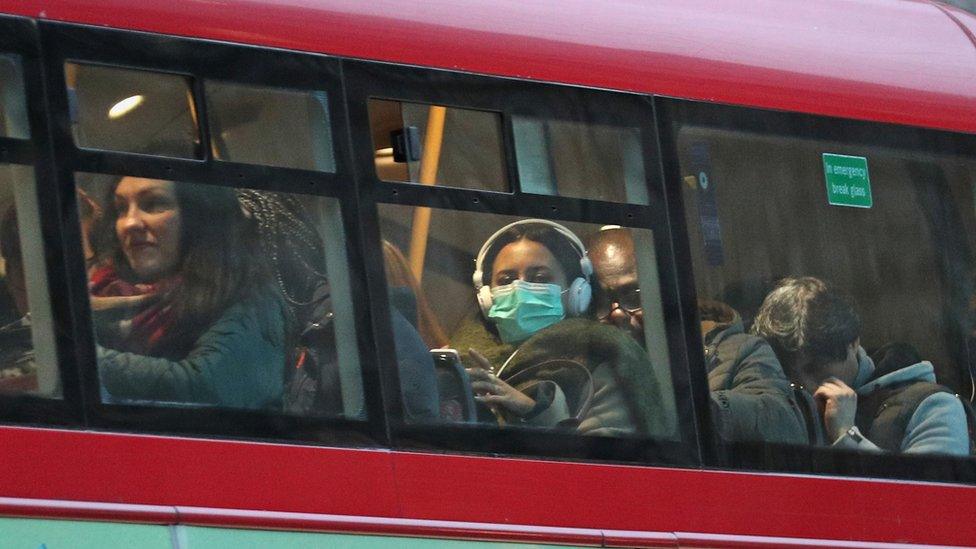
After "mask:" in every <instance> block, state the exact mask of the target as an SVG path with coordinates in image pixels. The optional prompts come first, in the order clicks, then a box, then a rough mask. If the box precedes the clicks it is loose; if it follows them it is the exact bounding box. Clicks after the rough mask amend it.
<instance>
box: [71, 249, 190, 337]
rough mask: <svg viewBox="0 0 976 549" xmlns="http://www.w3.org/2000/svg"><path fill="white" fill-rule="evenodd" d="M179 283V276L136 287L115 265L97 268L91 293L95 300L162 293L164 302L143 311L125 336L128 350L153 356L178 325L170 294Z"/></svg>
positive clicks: (137, 315) (89, 288) (134, 319)
mask: <svg viewBox="0 0 976 549" xmlns="http://www.w3.org/2000/svg"><path fill="white" fill-rule="evenodd" d="M178 284H179V277H171V278H168V279H163V280H160V281H158V282H153V283H151V284H133V283H132V282H129V281H127V280H124V279H122V278H121V277H120V276H119V273H118V272H117V271H116V270H115V266H114V265H103V266H101V267H96V268H95V269H94V270H93V271H92V273H91V280H90V281H89V284H88V291H89V292H90V293H91V295H92V296H95V297H116V296H135V295H153V294H160V299H159V300H157V301H154V302H152V303H151V304H150V305H147V306H146V307H144V308H142V309H141V310H139V312H137V313H136V314H135V315H133V316H132V318H131V319H129V320H130V321H131V329H130V330H128V333H127V334H126V335H125V336H124V338H123V341H122V344H123V346H124V347H125V348H124V349H120V350H124V351H129V352H133V353H139V354H153V351H158V349H157V346H158V345H159V343H160V342H161V341H163V339H165V337H166V336H167V335H169V334H171V332H172V330H173V327H174V325H175V323H176V315H175V314H174V312H173V304H172V303H171V302H170V301H169V300H168V299H167V298H166V294H168V293H170V291H171V290H172V289H173V288H175V287H176V286H177V285H178Z"/></svg>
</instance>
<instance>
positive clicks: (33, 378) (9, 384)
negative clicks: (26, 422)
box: [0, 164, 61, 398]
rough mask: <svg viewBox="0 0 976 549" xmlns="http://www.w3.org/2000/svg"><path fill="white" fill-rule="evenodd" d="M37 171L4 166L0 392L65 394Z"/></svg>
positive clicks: (0, 167)
mask: <svg viewBox="0 0 976 549" xmlns="http://www.w3.org/2000/svg"><path fill="white" fill-rule="evenodd" d="M43 250H44V240H43V239H42V237H41V223H40V218H39V217H38V204H37V194H36V190H35V187H34V174H33V170H32V169H31V168H29V167H27V166H19V165H10V164H0V262H2V267H3V279H2V282H0V284H2V286H3V289H2V290H0V395H13V394H21V395H23V394H29V395H36V396H42V397H49V398H60V397H61V382H60V375H59V372H58V363H57V355H56V353H55V347H54V323H53V321H52V317H51V301H50V295H49V293H48V285H47V272H46V270H45V265H44V253H43Z"/></svg>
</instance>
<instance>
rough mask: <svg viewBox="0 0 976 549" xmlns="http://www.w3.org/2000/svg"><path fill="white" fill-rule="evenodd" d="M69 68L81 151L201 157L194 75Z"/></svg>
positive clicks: (67, 76)
mask: <svg viewBox="0 0 976 549" xmlns="http://www.w3.org/2000/svg"><path fill="white" fill-rule="evenodd" d="M64 70H65V80H66V84H67V87H68V98H69V100H70V101H71V102H72V113H73V119H72V126H71V129H72V133H73V134H74V138H75V142H76V143H77V144H78V146H79V147H86V148H92V149H105V150H113V151H126V152H136V153H144V154H153V155H160V156H176V157H183V158H196V157H199V152H198V149H199V138H198V136H197V116H196V111H195V110H194V106H193V94H192V92H191V91H190V90H191V86H190V79H189V78H188V77H185V76H179V75H174V74H162V73H156V72H149V71H139V70H128V69H118V68H110V67H101V66H95V65H82V64H77V63H65V66H64Z"/></svg>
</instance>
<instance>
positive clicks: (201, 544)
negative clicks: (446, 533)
mask: <svg viewBox="0 0 976 549" xmlns="http://www.w3.org/2000/svg"><path fill="white" fill-rule="evenodd" d="M177 530H178V534H177V536H178V538H179V541H178V543H179V549H306V548H310V549H319V548H322V549H325V548H328V549H376V548H377V547H382V548H390V549H393V548H397V549H448V548H453V547H464V548H465V549H502V548H505V549H512V548H517V549H522V548H525V549H531V548H549V549H551V548H552V547H553V546H551V545H539V544H528V543H524V544H523V543H519V544H512V543H501V542H490V541H463V540H446V539H431V538H404V537H395V536H363V535H352V534H316V533H308V532H272V531H267V530H232V529H227V528H202V527H195V526H187V527H183V526H180V527H177ZM559 547H566V546H565V545H560V546H559Z"/></svg>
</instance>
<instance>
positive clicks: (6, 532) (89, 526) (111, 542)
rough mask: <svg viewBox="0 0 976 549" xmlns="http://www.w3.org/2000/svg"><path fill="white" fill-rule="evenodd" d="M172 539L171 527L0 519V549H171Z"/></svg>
mask: <svg viewBox="0 0 976 549" xmlns="http://www.w3.org/2000/svg"><path fill="white" fill-rule="evenodd" d="M172 546H173V540H172V535H171V533H170V529H169V527H167V526H149V525H146V524H123V523H117V522H81V521H71V520H44V519H22V518H0V547H2V548H3V549H108V548H115V547H128V548H138V549H170V548H171V547H172Z"/></svg>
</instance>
